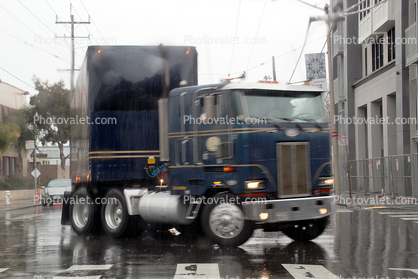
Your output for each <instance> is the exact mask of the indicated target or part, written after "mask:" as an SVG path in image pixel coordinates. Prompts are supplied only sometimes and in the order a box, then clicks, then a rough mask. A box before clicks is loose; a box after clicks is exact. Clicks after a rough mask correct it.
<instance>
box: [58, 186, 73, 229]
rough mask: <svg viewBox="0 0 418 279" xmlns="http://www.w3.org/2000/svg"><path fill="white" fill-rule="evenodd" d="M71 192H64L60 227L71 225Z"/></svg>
mask: <svg viewBox="0 0 418 279" xmlns="http://www.w3.org/2000/svg"><path fill="white" fill-rule="evenodd" d="M71 196H72V194H71V192H64V200H63V202H62V212H61V225H71V221H70V201H71Z"/></svg>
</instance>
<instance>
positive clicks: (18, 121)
mask: <svg viewBox="0 0 418 279" xmlns="http://www.w3.org/2000/svg"><path fill="white" fill-rule="evenodd" d="M33 114H34V110H33V109H32V108H30V107H23V108H21V109H19V110H15V111H13V112H12V114H11V115H10V116H8V117H7V118H6V120H5V122H6V123H14V124H15V125H16V126H17V127H18V128H19V131H20V136H19V137H18V138H17V140H15V141H13V142H12V147H13V148H14V149H15V150H16V151H17V152H18V154H19V158H18V170H19V172H20V171H21V170H22V163H23V162H22V160H23V158H22V153H21V151H22V150H24V149H25V145H26V141H27V140H34V139H35V138H36V135H37V134H38V133H37V130H36V128H37V127H36V126H34V125H33V124H32V121H33Z"/></svg>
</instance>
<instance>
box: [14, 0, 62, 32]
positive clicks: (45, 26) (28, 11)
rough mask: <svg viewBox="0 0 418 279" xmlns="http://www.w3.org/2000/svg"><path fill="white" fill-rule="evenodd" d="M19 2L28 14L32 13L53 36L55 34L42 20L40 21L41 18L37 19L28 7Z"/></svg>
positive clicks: (18, 0)
mask: <svg viewBox="0 0 418 279" xmlns="http://www.w3.org/2000/svg"><path fill="white" fill-rule="evenodd" d="M17 2H19V3H20V4H21V5H22V6H23V7H24V8H25V9H26V10H27V11H28V12H30V13H31V14H32V15H33V16H34V17H35V18H36V19H37V20H39V22H40V23H42V24H43V25H44V26H45V27H46V28H47V29H48V30H49V31H51V32H52V33H53V34H55V32H54V31H52V30H51V28H49V27H48V26H47V25H46V24H45V23H44V22H43V21H42V20H40V19H39V17H37V16H36V15H35V14H34V13H33V12H32V11H31V10H30V9H28V7H26V6H25V5H24V4H23V3H22V2H20V0H17Z"/></svg>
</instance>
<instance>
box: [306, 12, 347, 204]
mask: <svg viewBox="0 0 418 279" xmlns="http://www.w3.org/2000/svg"><path fill="white" fill-rule="evenodd" d="M324 11H325V17H311V18H310V19H309V20H310V21H311V22H312V21H325V22H326V23H327V27H328V28H327V45H328V48H327V52H328V78H329V95H330V96H329V101H330V114H331V144H332V159H333V168H334V191H335V194H336V195H337V196H339V195H341V188H340V166H339V161H340V159H339V156H338V133H337V123H335V118H334V116H335V102H334V84H333V83H334V77H333V74H332V73H333V72H332V53H331V22H339V21H344V20H345V19H344V18H343V17H338V16H337V17H335V16H331V15H330V14H329V6H328V4H325V7H324Z"/></svg>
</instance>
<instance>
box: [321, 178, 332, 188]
mask: <svg viewBox="0 0 418 279" xmlns="http://www.w3.org/2000/svg"><path fill="white" fill-rule="evenodd" d="M333 184H334V178H332V177H322V178H319V179H318V185H319V186H332V185H333Z"/></svg>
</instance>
